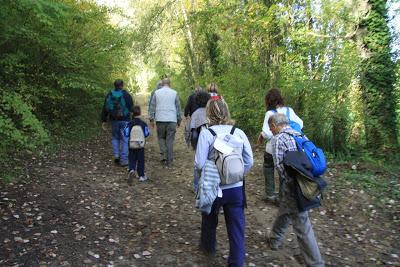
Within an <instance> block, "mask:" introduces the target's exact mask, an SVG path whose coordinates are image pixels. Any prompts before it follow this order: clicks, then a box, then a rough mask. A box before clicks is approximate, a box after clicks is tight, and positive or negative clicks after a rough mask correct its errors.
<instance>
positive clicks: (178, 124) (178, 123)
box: [176, 120, 181, 128]
mask: <svg viewBox="0 0 400 267" xmlns="http://www.w3.org/2000/svg"><path fill="white" fill-rule="evenodd" d="M176 125H177V126H178V128H179V127H180V126H181V121H180V120H179V121H177V122H176Z"/></svg>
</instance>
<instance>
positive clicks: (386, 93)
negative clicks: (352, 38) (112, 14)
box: [358, 0, 397, 149]
mask: <svg viewBox="0 0 400 267" xmlns="http://www.w3.org/2000/svg"><path fill="white" fill-rule="evenodd" d="M367 7H368V9H367V12H366V15H365V17H364V18H363V19H362V20H361V23H360V25H359V30H358V32H359V36H360V39H361V44H362V45H361V56H362V62H361V65H360V66H361V67H360V68H361V72H360V84H361V92H362V99H363V103H364V114H365V118H364V121H365V136H366V141H367V146H368V147H369V148H372V149H379V148H384V147H393V146H396V145H397V134H396V129H397V127H396V109H395V108H396V94H395V93H394V83H395V64H394V62H393V61H392V59H391V55H390V34H389V27H388V24H387V21H388V18H387V9H386V1H384V0H369V1H367Z"/></svg>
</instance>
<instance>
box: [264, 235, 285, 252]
mask: <svg viewBox="0 0 400 267" xmlns="http://www.w3.org/2000/svg"><path fill="white" fill-rule="evenodd" d="M267 244H268V247H269V248H270V249H271V250H279V249H281V248H282V245H280V244H278V243H277V242H274V241H273V240H272V239H271V238H269V237H268V238H267Z"/></svg>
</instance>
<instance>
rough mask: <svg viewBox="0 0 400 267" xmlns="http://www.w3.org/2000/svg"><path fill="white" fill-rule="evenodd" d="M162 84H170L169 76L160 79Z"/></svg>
mask: <svg viewBox="0 0 400 267" xmlns="http://www.w3.org/2000/svg"><path fill="white" fill-rule="evenodd" d="M162 84H163V85H164V86H165V85H171V80H170V79H169V78H164V79H162Z"/></svg>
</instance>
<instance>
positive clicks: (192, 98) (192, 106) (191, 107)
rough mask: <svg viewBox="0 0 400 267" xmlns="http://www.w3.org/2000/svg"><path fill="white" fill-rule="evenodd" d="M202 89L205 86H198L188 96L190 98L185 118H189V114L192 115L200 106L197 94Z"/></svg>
mask: <svg viewBox="0 0 400 267" xmlns="http://www.w3.org/2000/svg"><path fill="white" fill-rule="evenodd" d="M202 90H203V88H201V87H200V86H197V87H196V88H195V89H194V92H193V94H191V95H190V96H189V97H188V100H187V102H186V106H185V111H184V115H185V118H188V117H189V116H190V117H191V116H192V114H193V112H195V111H196V109H198V108H199V105H198V104H197V102H196V95H197V93H198V92H200V91H202Z"/></svg>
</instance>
